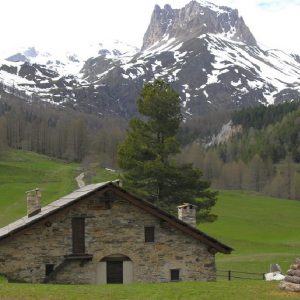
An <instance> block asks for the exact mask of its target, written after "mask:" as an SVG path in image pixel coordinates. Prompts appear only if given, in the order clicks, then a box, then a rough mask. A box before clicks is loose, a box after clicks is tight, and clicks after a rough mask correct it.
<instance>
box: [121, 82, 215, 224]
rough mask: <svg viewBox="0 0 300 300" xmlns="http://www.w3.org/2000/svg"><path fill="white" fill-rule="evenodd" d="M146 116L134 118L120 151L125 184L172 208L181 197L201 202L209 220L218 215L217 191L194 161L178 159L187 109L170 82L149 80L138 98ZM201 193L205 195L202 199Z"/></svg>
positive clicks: (186, 200) (170, 209)
mask: <svg viewBox="0 0 300 300" xmlns="http://www.w3.org/2000/svg"><path fill="white" fill-rule="evenodd" d="M137 107H138V111H139V113H140V114H141V115H142V117H141V118H134V119H131V121H130V129H129V132H128V136H127V139H126V140H125V142H124V143H123V144H122V145H121V146H120V148H119V151H118V163H119V166H120V167H121V168H122V169H123V171H124V173H123V182H124V187H126V188H127V189H128V190H129V191H131V192H133V193H135V194H137V195H139V196H142V197H144V198H145V199H147V200H148V201H151V202H153V203H155V204H156V205H158V206H159V207H161V208H163V209H167V210H168V211H170V212H174V211H175V207H176V205H178V204H181V203H182V202H190V203H193V204H196V205H197V206H198V208H199V211H200V216H201V218H202V219H203V220H204V219H206V220H208V219H209V218H211V219H213V217H214V216H213V215H211V214H210V210H211V207H212V206H213V205H214V204H215V202H216V193H215V192H211V191H209V190H208V188H209V183H208V182H205V181H202V180H201V176H202V173H201V172H200V171H199V170H198V169H194V168H193V167H192V164H183V165H177V164H176V162H175V159H174V156H175V155H176V154H178V153H179V152H180V150H179V142H178V140H177V137H176V135H177V133H178V129H179V125H180V122H181V120H182V115H181V112H180V99H179V95H178V94H177V93H176V92H175V91H174V90H173V89H172V88H171V87H170V86H169V85H168V84H167V83H165V82H163V81H161V80H156V81H154V83H148V84H146V85H145V86H144V88H143V89H142V91H141V94H140V97H139V99H138V101H137ZM198 198H201V199H198Z"/></svg>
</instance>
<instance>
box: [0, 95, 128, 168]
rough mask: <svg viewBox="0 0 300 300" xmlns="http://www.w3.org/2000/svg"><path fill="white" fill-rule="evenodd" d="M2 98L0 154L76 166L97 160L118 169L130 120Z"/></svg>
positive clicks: (6, 97)
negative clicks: (31, 155) (23, 153)
mask: <svg viewBox="0 0 300 300" xmlns="http://www.w3.org/2000/svg"><path fill="white" fill-rule="evenodd" d="M0 95H1V99H0V152H1V150H2V152H3V150H4V149H5V148H7V147H11V148H15V149H22V150H28V151H34V152H37V153H40V154H44V155H47V156H50V157H54V158H59V159H64V160H67V161H77V162H81V161H83V160H84V159H90V160H91V157H94V160H95V161H98V162H100V163H101V164H102V165H103V166H105V167H112V168H113V167H116V163H117V157H116V156H117V148H118V144H119V143H120V142H121V141H122V140H123V139H124V136H125V131H126V128H127V120H124V119H121V118H117V117H109V118H105V117H103V118H99V117H96V116H93V115H87V114H84V113H80V112H76V111H74V110H71V109H63V108H59V107H57V108H55V107H53V106H50V105H47V104H42V103H41V104H38V103H35V104H34V105H31V104H30V103H27V102H25V101H24V102H23V101H19V100H16V98H15V97H14V96H13V95H9V94H6V93H1V94H0ZM92 160H93V159H92Z"/></svg>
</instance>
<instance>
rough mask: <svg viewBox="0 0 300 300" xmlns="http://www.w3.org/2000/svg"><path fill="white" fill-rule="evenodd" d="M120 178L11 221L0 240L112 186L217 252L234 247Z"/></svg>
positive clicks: (116, 190)
mask: <svg viewBox="0 0 300 300" xmlns="http://www.w3.org/2000/svg"><path fill="white" fill-rule="evenodd" d="M118 182H119V181H118V180H116V181H107V182H101V183H97V184H90V185H87V186H85V187H83V188H80V189H78V190H76V191H74V192H72V193H71V194H69V195H66V196H64V197H62V198H60V199H58V200H56V201H54V202H51V203H50V204H48V205H47V206H44V207H42V209H41V212H39V213H37V214H36V215H34V216H32V217H28V216H25V217H23V218H21V219H19V220H17V221H15V222H13V223H10V224H9V225H7V226H5V227H3V228H0V241H1V240H2V239H4V238H6V237H8V236H11V235H12V234H14V233H15V232H17V231H20V230H22V229H23V228H25V227H28V226H30V225H31V224H33V223H35V222H37V221H39V220H41V219H43V218H45V217H47V216H49V215H51V214H53V213H55V212H57V211H59V210H61V209H63V208H64V207H66V206H69V205H71V204H73V203H75V202H77V201H79V200H80V199H83V198H85V197H87V196H89V195H90V194H93V193H95V192H97V191H100V190H101V189H103V188H106V187H108V188H112V189H114V190H115V192H117V194H119V195H120V196H121V197H122V196H123V197H125V198H126V199H127V200H128V201H130V202H131V203H132V204H133V205H136V206H138V207H140V208H142V209H144V210H146V211H148V212H149V213H152V214H153V215H155V216H156V217H159V218H161V219H162V220H163V221H165V222H168V223H170V224H171V225H173V226H174V227H177V228H178V229H179V230H181V231H183V232H185V233H187V234H190V235H192V236H193V237H194V238H196V239H199V240H200V241H202V242H203V243H205V244H207V245H209V246H211V247H212V248H213V249H215V250H216V252H222V253H230V252H231V251H232V250H233V249H232V248H231V247H229V246H227V245H225V244H223V243H221V242H219V241H217V240H216V239H214V238H212V237H210V236H208V235H207V234H205V233H204V232H202V231H200V230H198V229H197V228H195V227H193V226H191V225H189V224H187V223H185V222H183V221H181V220H179V219H178V218H176V217H174V216H173V215H170V214H169V213H167V212H165V211H163V210H161V209H159V208H157V207H156V206H154V205H153V204H151V203H149V202H147V201H145V200H142V199H140V198H138V197H136V196H134V195H132V194H130V193H128V192H127V191H126V190H124V189H122V188H121V187H119V186H118Z"/></svg>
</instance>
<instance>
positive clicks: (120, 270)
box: [95, 254, 133, 284]
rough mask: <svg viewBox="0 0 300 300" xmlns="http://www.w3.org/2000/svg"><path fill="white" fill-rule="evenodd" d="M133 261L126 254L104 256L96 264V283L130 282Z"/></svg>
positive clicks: (131, 280) (131, 279)
mask: <svg viewBox="0 0 300 300" xmlns="http://www.w3.org/2000/svg"><path fill="white" fill-rule="evenodd" d="M132 282H133V263H132V261H131V259H130V258H129V257H128V256H125V255H122V254H113V255H109V256H105V257H104V258H102V259H101V261H100V262H99V263H98V265H97V271H96V280H95V283H97V284H103V283H104V284H105V283H132Z"/></svg>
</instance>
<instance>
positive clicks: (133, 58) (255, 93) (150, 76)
mask: <svg viewBox="0 0 300 300" xmlns="http://www.w3.org/2000/svg"><path fill="white" fill-rule="evenodd" d="M86 48H87V49H85V50H86V51H83V52H84V54H80V53H73V52H70V53H67V54H66V55H60V56H56V55H54V54H50V53H48V52H47V51H45V52H43V51H39V50H38V49H36V48H34V47H30V48H26V49H23V50H21V51H17V52H16V53H12V54H11V55H10V56H8V57H3V58H2V59H1V60H0V83H1V82H2V85H1V87H2V89H3V90H4V91H5V92H6V93H12V94H14V95H15V96H18V97H19V98H22V99H25V100H26V101H30V102H35V101H38V102H40V101H45V102H48V103H51V104H53V105H56V106H58V105H59V106H64V107H69V108H72V109H75V110H77V111H81V112H85V113H93V114H97V115H111V114H113V115H118V116H122V117H131V116H133V115H135V114H136V99H137V97H138V95H139V92H140V90H141V88H142V86H143V84H144V83H145V82H148V81H153V80H154V79H158V78H161V79H163V80H165V81H168V82H169V83H171V85H172V87H173V88H174V89H175V90H177V91H178V92H179V93H180V96H181V101H182V112H183V114H184V116H185V118H187V119H188V118H192V116H200V115H204V114H206V113H209V112H215V111H226V110H233V109H237V108H242V107H249V106H256V105H258V104H264V105H268V104H278V103H282V102H285V101H293V100H296V99H299V98H300V59H299V56H298V55H296V54H287V53H284V52H283V51H280V50H275V49H272V50H270V49H264V48H263V47H262V46H260V45H259V44H258V43H257V41H256V39H255V37H254V36H253V34H252V33H251V31H250V29H249V28H248V27H247V25H246V24H245V22H244V20H243V18H242V17H241V16H239V13H238V11H237V10H235V9H231V8H228V7H224V6H216V5H215V4H212V3H209V2H205V1H202V0H199V1H191V2H190V3H189V4H187V5H186V6H185V7H183V8H181V9H172V8H171V6H170V5H165V6H164V7H163V8H161V7H159V6H157V5H156V6H155V8H154V11H153V13H152V17H151V21H150V24H149V27H148V29H147V31H146V33H145V35H144V39H143V43H142V47H141V49H137V48H136V47H133V46H130V45H126V44H125V43H122V42H120V41H113V42H110V43H108V44H107V43H103V44H95V45H91V46H89V47H86Z"/></svg>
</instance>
